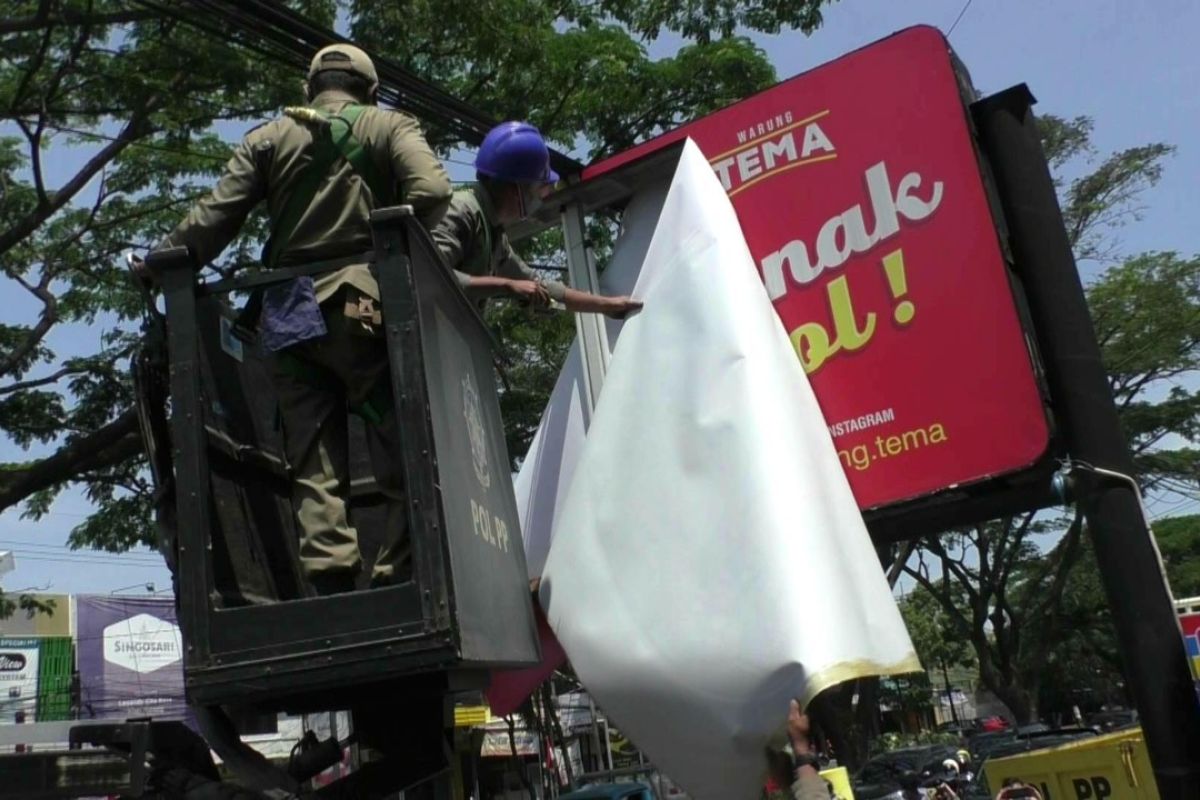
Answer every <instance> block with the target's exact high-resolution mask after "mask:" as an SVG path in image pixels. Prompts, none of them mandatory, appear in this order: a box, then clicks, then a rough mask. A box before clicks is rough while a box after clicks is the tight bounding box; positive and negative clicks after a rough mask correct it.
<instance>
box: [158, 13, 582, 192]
mask: <svg viewBox="0 0 1200 800" xmlns="http://www.w3.org/2000/svg"><path fill="white" fill-rule="evenodd" d="M137 2H139V3H140V4H141V5H142V6H144V7H147V8H151V9H154V10H155V11H158V12H160V13H162V14H164V15H165V16H169V17H171V18H174V19H176V20H178V21H180V22H182V23H184V24H186V25H189V26H192V27H194V28H196V29H198V30H200V31H203V32H204V33H207V34H208V35H210V36H214V37H218V38H220V39H221V40H223V41H231V40H232V41H234V42H235V43H237V44H238V45H239V46H242V47H245V48H246V49H248V50H251V51H253V52H256V53H258V54H260V55H262V56H264V57H266V58H270V59H272V60H274V61H276V62H278V63H280V64H283V65H286V66H288V67H291V68H293V69H296V70H298V71H303V70H305V69H306V68H307V66H308V62H309V61H310V60H311V58H312V56H313V54H314V53H316V51H317V50H319V49H321V48H322V47H324V46H326V45H330V44H336V43H339V42H349V40H348V39H347V38H346V37H344V36H341V35H340V34H338V33H336V32H335V31H332V30H330V29H328V28H324V27H321V26H320V25H317V24H315V23H313V22H312V21H311V20H308V19H306V18H305V17H304V16H302V15H300V14H298V13H296V12H294V11H292V10H291V9H289V8H287V7H285V6H284V5H283V4H281V3H279V2H275V0H182V2H172V3H169V4H168V3H164V2H158V1H157V0H137ZM370 56H371V58H372V60H374V62H375V68H376V70H377V71H378V73H379V97H380V99H381V100H383V101H384V102H385V103H387V104H388V105H390V106H393V107H395V108H398V109H400V110H402V111H406V112H408V113H410V114H412V115H414V116H416V117H417V118H419V119H421V120H424V121H426V122H428V123H430V124H432V125H434V126H436V127H438V128H440V129H442V130H444V131H446V132H447V133H449V134H450V135H452V136H454V137H455V138H457V139H458V140H460V141H463V142H466V143H467V144H471V145H479V144H480V142H482V141H483V137H484V136H485V135H486V134H487V132H488V131H489V130H490V129H491V128H492V126H494V125H495V124H496V120H495V119H494V118H492V117H491V116H490V115H488V114H486V113H484V112H483V111H481V110H480V109H478V108H476V107H474V106H472V105H471V104H470V103H467V102H465V101H463V100H460V99H458V98H456V97H454V96H453V95H451V94H450V93H449V92H447V91H445V90H444V89H442V88H440V87H438V86H436V85H434V84H432V83H430V82H428V81H426V80H424V79H423V78H421V77H419V76H417V75H416V74H415V73H413V72H411V71H409V70H407V69H405V68H404V67H402V66H400V65H399V64H397V63H396V62H395V61H393V60H391V59H389V58H387V57H386V56H383V55H380V54H379V53H370ZM550 161H551V164H552V165H553V166H554V168H555V169H556V170H557V171H558V172H560V173H577V172H579V171H580V170H581V169H582V165H581V164H580V163H579V162H578V161H576V160H574V159H573V158H570V157H569V156H567V155H565V154H563V153H561V152H559V151H556V150H551V151H550Z"/></svg>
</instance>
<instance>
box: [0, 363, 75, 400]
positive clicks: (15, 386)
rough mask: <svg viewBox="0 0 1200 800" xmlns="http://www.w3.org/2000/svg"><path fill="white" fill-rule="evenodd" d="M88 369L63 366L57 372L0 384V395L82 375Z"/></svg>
mask: <svg viewBox="0 0 1200 800" xmlns="http://www.w3.org/2000/svg"><path fill="white" fill-rule="evenodd" d="M88 371H89V369H88V368H87V367H83V368H75V367H63V368H62V369H60V370H58V371H57V372H53V373H51V374H49V375H47V376H46V377H44V378H34V379H33V380H28V381H19V382H17V383H11V384H9V385H8V386H0V396H3V395H6V394H12V393H13V392H23V391H25V390H26V389H36V388H38V387H39V386H48V385H50V384H52V383H57V382H58V381H60V380H62V379H63V378H65V377H67V376H68V375H82V374H83V373H86V372H88Z"/></svg>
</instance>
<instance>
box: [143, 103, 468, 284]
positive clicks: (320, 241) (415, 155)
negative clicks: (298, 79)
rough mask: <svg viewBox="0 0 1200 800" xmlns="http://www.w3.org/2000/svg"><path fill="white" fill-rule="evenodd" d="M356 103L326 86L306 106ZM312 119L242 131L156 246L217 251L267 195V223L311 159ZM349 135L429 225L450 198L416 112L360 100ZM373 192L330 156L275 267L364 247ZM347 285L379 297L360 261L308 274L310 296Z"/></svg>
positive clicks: (202, 258)
mask: <svg viewBox="0 0 1200 800" xmlns="http://www.w3.org/2000/svg"><path fill="white" fill-rule="evenodd" d="M353 102H355V100H354V98H352V97H351V96H349V95H347V94H345V93H343V92H339V91H328V92H322V93H321V94H319V95H317V96H316V97H315V98H314V99H313V101H312V106H314V107H316V108H319V109H321V110H322V111H326V112H333V113H336V112H338V111H340V110H341V109H342V108H343V107H344V106H346V105H348V104H350V103H353ZM317 124H318V123H314V122H308V121H303V120H298V119H293V118H292V117H289V116H283V117H280V118H279V119H276V120H274V121H272V122H268V123H266V124H265V125H261V126H259V127H258V128H255V129H254V130H252V131H250V132H249V133H248V134H247V135H246V137H245V138H244V139H243V140H242V142H241V144H239V145H238V146H237V148H236V149H235V150H234V153H233V158H231V159H230V160H229V163H228V164H226V165H225V172H224V173H223V174H222V175H221V179H220V180H219V181H218V182H217V186H216V188H215V189H213V191H212V194H210V195H209V196H208V197H206V198H204V199H203V200H201V201H200V202H198V203H197V204H196V205H195V206H194V207H193V208H192V210H191V212H190V213H189V214H188V215H187V217H186V218H185V219H184V220H183V222H182V223H180V224H179V226H178V227H177V228H176V229H175V230H174V231H173V232H172V233H171V235H170V236H168V237H167V239H166V241H165V242H163V244H162V245H161V246H162V247H176V246H181V245H186V246H188V247H190V248H191V250H192V253H193V254H194V256H195V258H196V263H197V264H206V263H208V262H209V261H211V260H212V259H214V258H216V257H217V256H218V255H219V254H220V253H221V251H222V250H224V249H225V247H226V246H227V245H228V244H229V243H230V241H232V240H233V238H234V237H235V236H236V235H237V233H238V231H239V230H240V229H241V227H242V224H243V223H244V222H245V220H246V217H247V216H248V215H249V213H250V211H251V210H252V209H253V208H254V207H255V206H256V205H257V204H258V203H259V201H263V200H265V201H266V204H267V214H268V215H269V216H270V218H271V220H272V221H274V220H275V219H277V218H278V215H279V214H280V213H281V211H282V210H283V207H284V204H285V203H286V201H287V198H288V196H289V194H290V193H291V191H292V190H293V188H294V187H295V185H296V183H297V181H298V179H299V178H300V176H301V175H302V174H303V173H304V171H305V167H306V166H307V165H308V163H309V161H310V160H311V158H312V153H313V147H312V142H313V134H312V131H313V130H314V126H315V125H317ZM353 133H354V137H355V138H356V139H357V140H358V141H359V142H360V143H361V144H362V146H363V148H364V150H366V152H367V153H369V154H370V157H371V159H372V161H373V162H374V166H375V168H376V171H377V173H378V174H379V175H380V176H382V177H383V178H384V179H385V180H386V179H387V178H389V177H390V178H391V179H392V180H393V181H394V182H395V189H396V194H395V197H396V202H397V203H404V204H408V205H411V206H412V207H413V210H414V211H415V212H416V214H417V217H418V218H419V219H420V220H421V221H422V222H423V223H424V224H425V226H426V227H430V226H432V225H433V224H434V223H436V222H437V220H438V219H439V218H440V217H441V216H442V214H443V213H444V212H445V210H446V207H447V206H448V204H449V202H450V197H451V185H450V177H449V176H448V175H447V174H446V171H445V169H443V167H442V164H441V162H440V161H439V160H438V158H437V156H435V155H434V153H433V151H432V150H431V149H430V147H429V144H428V143H427V142H426V141H425V137H424V135H423V134H422V132H421V129H420V127H419V126H418V124H417V122H416V120H415V119H413V118H412V117H410V116H408V115H407V114H403V113H400V112H397V111H386V110H384V109H380V108H374V107H368V108H367V109H366V110H365V111H364V112H363V113H362V116H360V117H359V118H358V120H357V122H356V123H355V125H354V128H353ZM374 208H375V198H374V197H373V196H372V194H371V190H370V189H369V188H368V187H367V184H366V183H365V182H364V181H363V180H362V178H360V177H359V176H358V175H357V174H356V173H355V172H354V168H353V167H352V166H351V165H350V163H349V162H347V161H346V160H345V159H342V158H339V159H338V160H337V161H336V162H335V164H334V166H333V168H332V169H331V170H330V174H329V176H328V177H327V178H326V179H325V180H324V182H323V183H322V184H321V186H320V187H319V188H318V190H317V193H316V195H315V197H314V198H313V201H312V203H311V205H309V207H308V210H307V211H306V212H305V213H304V214H303V215H302V216H301V217H300V219H299V221H298V222H297V224H296V228H295V231H294V232H293V233H292V237H291V240H290V241H289V242H288V245H287V247H286V249H285V250H284V252H282V253H280V257H279V265H280V266H290V265H295V264H304V263H311V262H313V261H323V260H326V259H334V258H341V257H346V256H354V255H358V254H360V253H367V252H368V251H370V249H371V228H370V224H369V222H370V213H371V211H372V210H373V209H374ZM345 284H351V285H353V286H355V287H356V288H358V289H359V290H360V291H362V292H364V293H365V294H367V295H370V296H371V297H373V298H375V299H376V300H378V299H379V287H378V284H377V283H376V282H375V279H374V278H373V277H372V276H371V274H370V271H369V270H368V268H367V265H366V263H365V262H364V263H362V264H352V265H350V266H347V267H344V268H342V269H339V270H337V271H336V272H333V273H330V274H326V275H323V276H320V277H319V278H318V279H317V280H316V281H315V288H316V296H317V300H318V301H324V300H326V299H328V298H329V297H331V296H332V295H333V294H334V293H335V292H336V291H337V290H338V289H339V288H341V286H343V285H345Z"/></svg>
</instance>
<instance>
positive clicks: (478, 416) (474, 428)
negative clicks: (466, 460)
mask: <svg viewBox="0 0 1200 800" xmlns="http://www.w3.org/2000/svg"><path fill="white" fill-rule="evenodd" d="M462 390H463V418H464V419H466V421H467V436H468V437H469V438H470V440H471V461H472V463H473V465H474V467H475V477H476V478H478V479H479V484H480V485H481V486H483V488H485V489H486V488H488V487H489V486H491V485H492V474H491V471H490V470H489V468H488V453H487V434H486V432H485V431H484V428H483V408H482V407H481V406H480V404H479V390H478V389H476V388H475V379H474V378H473V377H472V376H471V373H469V372H468V373H467V374H466V375H465V376H464V377H463V379H462Z"/></svg>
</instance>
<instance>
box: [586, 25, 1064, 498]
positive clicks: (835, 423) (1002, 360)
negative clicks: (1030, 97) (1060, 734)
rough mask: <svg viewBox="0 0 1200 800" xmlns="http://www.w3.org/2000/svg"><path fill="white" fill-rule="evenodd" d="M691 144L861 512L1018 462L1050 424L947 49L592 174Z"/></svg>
mask: <svg viewBox="0 0 1200 800" xmlns="http://www.w3.org/2000/svg"><path fill="white" fill-rule="evenodd" d="M684 137H691V138H692V139H693V140H694V141H695V142H696V143H697V144H698V145H699V147H700V149H701V150H702V151H703V152H704V153H705V155H706V156H707V157H708V158H709V161H710V163H711V164H712V167H713V170H714V171H715V172H716V174H717V175H718V176H719V177H720V179H721V181H722V183H723V184H724V186H725V188H726V190H727V191H728V193H729V197H730V199H731V200H732V201H733V205H734V208H735V209H736V210H737V213H738V217H739V219H740V220H741V224H742V229H743V230H744V231H745V234H746V240H747V242H748V243H749V245H750V251H751V254H752V255H753V256H754V259H755V261H756V262H757V263H758V266H759V271H760V273H761V275H762V278H763V281H764V283H765V285H766V288H767V291H768V293H769V294H770V296H771V299H772V301H773V303H774V305H775V309H776V311H777V312H778V313H779V317H780V319H781V320H782V321H783V324H784V327H785V329H786V330H787V332H788V334H789V336H790V338H791V340H792V343H793V345H794V347H795V349H796V353H797V356H798V358H799V359H800V361H801V362H802V364H803V365H804V369H805V371H806V372H807V373H808V376H809V379H810V380H811V381H812V384H813V388H814V389H815V391H816V394H817V398H818V399H819V401H820V403H821V408H822V410H823V412H824V414H825V418H826V420H827V421H828V424H829V431H830V434H831V435H832V437H833V440H834V444H835V446H836V447H837V450H838V454H839V456H840V457H841V459H842V463H843V465H844V467H845V469H846V473H847V475H848V476H849V479H850V484H851V486H852V487H853V489H854V492H855V496H856V497H857V498H858V502H859V505H860V506H861V507H862V508H873V507H878V506H882V505H888V504H891V503H895V502H898V501H902V500H906V499H911V498H915V497H918V496H921V495H924V494H929V493H932V492H936V491H939V490H942V489H945V488H948V487H952V486H956V485H960V484H965V483H971V482H975V481H979V480H982V479H985V478H988V477H991V476H995V475H999V474H1003V473H1009V472H1013V471H1016V470H1019V469H1021V468H1023V467H1027V466H1029V465H1030V464H1032V463H1033V462H1035V461H1036V460H1037V459H1038V458H1039V457H1040V456H1041V455H1042V453H1043V452H1044V451H1045V449H1046V447H1047V443H1048V428H1047V423H1046V419H1045V414H1044V411H1043V408H1042V403H1041V399H1040V395H1039V391H1038V387H1037V385H1036V382H1035V379H1034V374H1033V369H1032V364H1031V359H1030V354H1029V352H1028V350H1027V347H1026V343H1025V338H1024V334H1023V331H1022V329H1021V326H1020V323H1019V320H1018V316H1017V311H1016V307H1015V303H1014V301H1013V296H1012V291H1011V288H1010V286H1009V282H1008V280H1009V279H1008V275H1007V271H1006V267H1005V264H1004V261H1003V257H1002V254H1001V250H1000V244H999V238H998V236H997V232H996V228H995V223H994V221H993V218H992V214H991V211H990V209H989V206H988V201H987V197H986V194H985V191H984V186H983V182H982V179H981V177H980V171H979V166H978V161H977V158H976V154H975V150H974V147H973V143H972V139H971V136H970V132H969V128H968V120H967V112H966V109H965V107H964V104H963V100H962V98H961V95H960V93H959V84H958V81H957V78H956V75H955V72H954V68H953V66H952V62H951V54H950V50H949V45H948V43H947V42H946V40H945V38H944V37H943V36H942V34H941V33H940V32H939V31H937V30H936V29H934V28H929V27H918V28H910V29H908V30H905V31H902V32H901V33H898V34H896V35H894V36H892V37H891V38H888V39H885V40H883V41H881V42H878V43H876V44H873V45H870V46H869V47H866V48H863V49H861V50H858V51H856V52H853V53H851V54H849V55H847V56H844V57H842V58H840V59H838V60H836V61H833V62H830V63H829V64H826V65H824V66H821V67H819V68H817V69H815V70H812V71H811V72H807V73H804V74H802V75H798V76H796V77H795V78H792V79H790V80H787V81H785V82H783V83H780V84H778V85H776V86H774V87H772V88H770V89H768V90H766V91H764V92H761V93H759V94H757V95H754V96H753V97H750V98H748V99H746V100H743V101H741V102H739V103H737V104H735V105H733V106H730V107H728V108H725V109H722V110H721V111H719V112H716V113H714V114H711V115H709V116H707V117H704V118H702V119H699V120H697V121H695V122H692V123H690V124H688V125H685V126H683V127H681V128H678V129H676V130H674V131H671V132H670V133H668V134H665V135H663V136H660V137H658V138H656V139H653V140H651V141H648V142H646V143H644V144H642V145H640V146H638V147H635V148H632V149H631V150H628V151H626V152H624V153H621V154H619V155H616V156H614V157H612V158H609V159H607V160H604V161H601V162H598V163H596V164H593V165H592V166H590V167H588V168H587V169H586V170H585V171H584V173H583V179H584V181H587V180H590V179H593V178H596V177H599V176H601V175H604V174H606V173H608V172H611V171H612V170H615V169H617V168H619V167H621V166H622V165H624V164H628V163H630V162H632V161H635V160H637V159H639V158H640V157H642V156H645V155H648V154H649V153H651V152H654V151H656V150H659V149H661V148H662V147H664V146H667V145H669V144H672V143H674V142H677V141H679V140H681V139H682V138H684Z"/></svg>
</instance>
